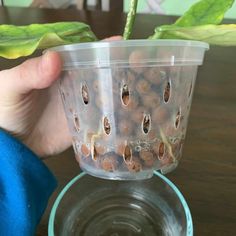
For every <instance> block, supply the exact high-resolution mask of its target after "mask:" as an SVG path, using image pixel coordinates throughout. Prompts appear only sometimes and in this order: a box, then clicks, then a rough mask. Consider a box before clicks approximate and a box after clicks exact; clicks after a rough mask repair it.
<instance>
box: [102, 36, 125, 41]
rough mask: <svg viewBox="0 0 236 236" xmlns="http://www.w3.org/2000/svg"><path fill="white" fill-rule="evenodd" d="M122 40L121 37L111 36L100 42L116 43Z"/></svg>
mask: <svg viewBox="0 0 236 236" xmlns="http://www.w3.org/2000/svg"><path fill="white" fill-rule="evenodd" d="M122 39H123V38H122V36H120V35H116V36H112V37H109V38H105V39H103V40H102V41H118V40H122Z"/></svg>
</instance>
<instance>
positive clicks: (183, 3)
mask: <svg viewBox="0 0 236 236" xmlns="http://www.w3.org/2000/svg"><path fill="white" fill-rule="evenodd" d="M54 1H56V0H54ZM117 1H122V0H117ZM4 2H5V5H7V6H22V7H24V6H29V4H30V3H31V2H32V0H17V1H16V0H4ZM148 2H149V3H150V5H151V4H152V5H153V6H154V9H155V13H159V14H166V15H182V14H183V13H184V12H185V11H186V10H187V9H188V8H189V7H190V6H191V5H192V4H194V3H196V2H198V0H139V2H138V12H146V13H147V12H149V13H154V12H152V10H151V8H150V7H148ZM129 3H130V0H124V10H125V11H126V12H127V11H128V8H129ZM225 18H234V19H236V3H235V4H234V5H233V7H232V8H231V9H230V10H229V11H228V12H227V13H226V15H225Z"/></svg>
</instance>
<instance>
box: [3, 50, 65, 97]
mask: <svg viewBox="0 0 236 236" xmlns="http://www.w3.org/2000/svg"><path fill="white" fill-rule="evenodd" d="M61 68H62V60H61V58H60V56H59V54H58V53H56V52H46V53H45V54H44V55H43V56H40V57H37V58H33V59H29V60H27V61H25V62H24V63H22V64H21V65H19V66H16V67H14V68H12V69H9V70H3V71H1V72H0V84H1V86H0V90H1V91H6V92H9V93H11V92H12V93H14V94H15V95H21V94H25V93H28V92H30V91H31V90H33V89H43V88H47V87H49V86H50V85H51V84H52V83H53V82H54V81H55V80H56V79H57V78H58V76H59V74H60V72H61Z"/></svg>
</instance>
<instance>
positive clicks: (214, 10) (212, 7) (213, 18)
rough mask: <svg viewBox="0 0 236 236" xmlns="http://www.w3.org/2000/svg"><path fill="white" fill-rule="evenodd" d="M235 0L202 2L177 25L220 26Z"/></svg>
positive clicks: (206, 0)
mask: <svg viewBox="0 0 236 236" xmlns="http://www.w3.org/2000/svg"><path fill="white" fill-rule="evenodd" d="M233 3H234V0H201V1H199V2H197V3H196V4H194V5H193V6H192V7H191V8H190V9H189V10H188V11H187V12H186V13H185V14H184V15H183V16H182V17H180V18H179V19H178V20H177V21H176V22H175V25H177V26H196V25H205V24H219V23H220V22H221V21H222V19H223V18H224V14H225V12H226V11H227V10H228V9H229V8H230V7H231V6H232V4H233Z"/></svg>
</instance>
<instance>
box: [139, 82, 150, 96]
mask: <svg viewBox="0 0 236 236" xmlns="http://www.w3.org/2000/svg"><path fill="white" fill-rule="evenodd" d="M150 88H151V85H150V83H149V82H148V81H146V80H144V79H140V80H139V81H138V82H137V84H136V90H137V92H138V93H140V94H147V93H149V92H150Z"/></svg>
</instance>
